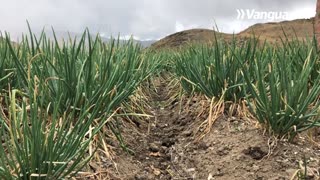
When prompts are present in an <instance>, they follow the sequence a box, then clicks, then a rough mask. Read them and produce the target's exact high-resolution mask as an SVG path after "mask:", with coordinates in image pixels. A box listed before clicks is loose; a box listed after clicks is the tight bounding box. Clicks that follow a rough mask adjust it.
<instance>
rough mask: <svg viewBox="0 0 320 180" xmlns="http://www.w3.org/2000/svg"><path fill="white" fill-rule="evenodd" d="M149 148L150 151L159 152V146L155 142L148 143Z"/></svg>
mask: <svg viewBox="0 0 320 180" xmlns="http://www.w3.org/2000/svg"><path fill="white" fill-rule="evenodd" d="M149 150H150V151H151V152H159V150H160V149H159V146H158V145H157V144H155V143H150V145H149Z"/></svg>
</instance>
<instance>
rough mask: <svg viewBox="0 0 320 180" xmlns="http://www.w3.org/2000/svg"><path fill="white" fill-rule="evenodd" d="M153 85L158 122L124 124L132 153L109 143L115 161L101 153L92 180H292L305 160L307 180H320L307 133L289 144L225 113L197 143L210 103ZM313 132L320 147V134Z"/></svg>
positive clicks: (319, 162) (164, 84)
mask: <svg viewBox="0 0 320 180" xmlns="http://www.w3.org/2000/svg"><path fill="white" fill-rule="evenodd" d="M154 84H155V86H156V87H155V92H154V93H153V95H151V97H150V105H151V107H152V108H151V112H152V113H153V115H154V118H151V119H149V120H147V119H146V120H145V121H143V122H139V123H138V125H137V124H136V123H129V122H123V123H122V125H121V126H122V134H123V137H124V140H125V141H126V144H127V145H128V147H129V148H130V149H131V150H133V151H134V154H130V153H127V152H125V151H123V150H122V149H121V148H120V146H119V145H118V144H117V143H116V142H113V145H112V143H111V146H110V149H112V152H114V153H115V154H113V155H112V157H113V159H112V160H110V159H108V158H106V157H105V155H103V154H102V155H101V158H100V160H102V161H100V162H99V163H91V167H92V168H91V170H92V172H93V173H95V174H94V175H92V176H90V178H89V176H88V178H89V179H98V178H99V179H136V180H143V179H206V180H207V179H208V180H213V179H226V180H227V179H228V180H229V179H257V180H264V179H274V180H276V179H277V180H280V179H292V178H294V177H296V178H297V174H298V172H304V167H305V165H304V160H306V162H307V164H306V166H307V177H306V178H305V179H319V172H320V158H319V157H320V146H317V145H316V144H315V143H310V142H311V141H310V139H308V136H306V135H305V134H304V135H299V136H298V137H297V138H296V139H295V141H294V142H293V143H288V142H287V141H286V140H277V139H274V138H271V137H270V136H268V135H264V131H263V129H262V128H261V127H259V126H258V125H257V124H256V123H254V122H249V121H246V120H243V119H240V118H237V117H228V116H226V115H223V116H221V118H220V119H218V120H217V121H216V122H215V123H214V125H213V127H212V129H211V131H210V133H208V134H207V135H206V136H204V138H202V139H201V140H198V139H197V134H198V133H197V132H199V131H200V133H201V128H200V129H199V125H200V124H201V123H202V122H203V121H205V120H206V118H208V113H204V112H206V111H204V109H207V108H209V104H210V102H208V100H206V99H205V98H204V97H201V96H195V97H182V99H171V98H170V96H171V91H172V90H171V89H170V88H169V87H168V81H166V80H163V79H161V78H159V79H156V80H155V82H154ZM313 133H314V137H315V138H316V139H315V141H316V142H318V143H320V132H319V131H318V132H317V131H316V130H314V132H313Z"/></svg>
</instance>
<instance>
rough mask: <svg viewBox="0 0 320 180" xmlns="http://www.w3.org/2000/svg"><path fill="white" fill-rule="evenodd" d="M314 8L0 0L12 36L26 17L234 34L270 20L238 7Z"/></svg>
mask: <svg viewBox="0 0 320 180" xmlns="http://www.w3.org/2000/svg"><path fill="white" fill-rule="evenodd" d="M315 8H316V0H0V30H1V31H9V32H10V33H11V35H12V36H17V35H19V34H21V33H22V32H23V31H26V27H27V26H26V20H28V21H29V22H30V24H31V26H32V28H33V30H39V29H41V28H42V27H44V26H45V27H48V28H50V27H51V26H53V27H54V28H55V30H57V31H70V32H82V31H83V30H84V28H85V27H89V29H90V30H91V32H93V33H96V32H100V33H101V34H103V35H105V36H110V35H111V34H112V35H117V34H118V33H120V34H121V35H123V36H126V35H134V36H135V37H137V38H140V39H159V38H162V37H164V36H166V35H169V34H171V33H174V32H177V31H181V30H185V29H190V28H210V29H213V27H214V26H215V24H217V26H218V28H219V30H220V31H222V32H227V33H233V32H235V33H237V32H239V31H241V30H243V29H244V28H246V27H248V26H249V25H252V24H255V23H257V22H266V21H272V19H260V20H254V19H249V18H247V16H245V18H244V19H237V16H238V14H237V9H244V10H247V9H248V10H250V12H252V10H253V9H254V10H255V12H269V11H271V12H277V13H278V16H281V15H282V16H283V17H284V18H285V19H280V20H286V19H287V20H290V19H296V18H309V17H312V16H314V15H315ZM245 12H247V11H245ZM281 13H283V14H281ZM284 13H287V14H288V16H286V15H285V14H284ZM280 20H279V19H278V20H277V21H280Z"/></svg>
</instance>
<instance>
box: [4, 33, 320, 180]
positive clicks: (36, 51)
mask: <svg viewBox="0 0 320 180" xmlns="http://www.w3.org/2000/svg"><path fill="white" fill-rule="evenodd" d="M317 44H318V43H317V42H316V40H315V38H312V37H311V38H309V37H308V38H305V39H303V40H301V38H294V37H287V36H286V35H284V36H283V38H282V39H281V40H280V41H279V43H277V44H269V43H268V42H265V43H261V40H259V39H257V38H255V37H251V38H247V39H246V40H245V41H243V39H241V40H239V39H237V37H235V36H232V37H230V38H229V39H225V38H223V37H222V35H221V34H218V33H217V34H214V36H213V38H212V42H211V43H210V44H199V43H197V44H188V45H187V46H185V47H183V48H180V49H175V50H168V49H163V50H161V49H154V48H150V49H142V48H141V47H140V46H139V45H136V44H134V43H133V42H132V41H128V42H125V43H123V42H121V43H120V42H119V40H113V41H111V42H110V43H104V42H102V41H101V39H100V37H99V36H95V37H93V36H91V35H90V33H89V31H88V30H86V31H85V32H84V33H83V36H82V37H78V39H71V38H70V39H69V40H65V41H64V42H62V43H61V41H59V40H58V39H57V38H54V39H48V38H47V37H46V34H45V33H43V34H42V35H41V36H40V37H36V36H35V35H33V33H32V31H31V30H30V34H29V35H25V36H23V40H22V41H21V42H19V43H12V41H11V40H10V36H9V34H5V35H3V37H2V38H0V89H1V94H0V95H1V96H0V103H1V104H0V129H1V131H0V133H1V145H0V178H1V179H318V178H319V177H320V174H319V172H320V158H319V156H320V131H319V129H318V127H319V126H320V114H319V113H320V101H319V96H320V74H319V69H320V61H319V50H318V47H317Z"/></svg>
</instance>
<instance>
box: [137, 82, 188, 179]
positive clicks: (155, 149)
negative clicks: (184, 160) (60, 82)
mask: <svg viewBox="0 0 320 180" xmlns="http://www.w3.org/2000/svg"><path fill="white" fill-rule="evenodd" d="M154 85H155V92H154V93H153V94H152V96H151V97H150V100H151V106H152V112H153V114H154V119H153V120H152V123H151V127H150V132H149V134H148V136H147V137H146V142H147V144H146V145H147V146H144V147H142V149H140V150H138V151H139V154H137V155H138V156H137V157H138V159H139V160H140V161H141V162H143V166H144V168H143V169H142V171H140V172H138V173H137V174H136V176H135V178H136V179H173V178H174V179H187V177H186V174H184V173H183V171H182V170H181V167H180V166H179V164H175V162H174V161H175V159H174V158H175V156H174V154H175V153H174V151H175V146H174V145H175V143H177V142H179V133H180V132H181V127H179V125H177V123H175V120H177V119H178V118H177V116H176V114H177V113H176V112H175V109H174V108H173V106H174V105H173V104H168V101H169V98H170V89H169V87H168V81H166V80H163V79H162V78H157V79H155V82H154Z"/></svg>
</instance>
